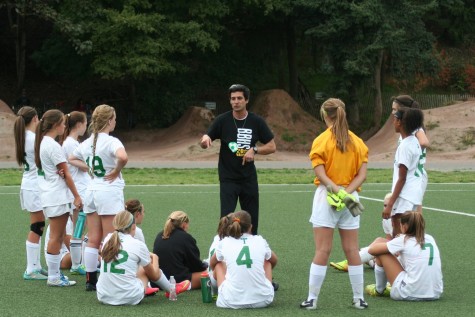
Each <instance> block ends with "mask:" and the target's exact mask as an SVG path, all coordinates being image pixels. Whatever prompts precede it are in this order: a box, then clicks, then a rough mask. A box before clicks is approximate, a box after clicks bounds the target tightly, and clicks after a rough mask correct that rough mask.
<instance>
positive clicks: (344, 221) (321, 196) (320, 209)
mask: <svg viewBox="0 0 475 317" xmlns="http://www.w3.org/2000/svg"><path fill="white" fill-rule="evenodd" d="M352 195H353V196H355V198H356V199H357V200H359V196H358V193H357V192H356V191H355V192H353V193H352ZM309 221H310V222H311V223H312V224H313V227H314V228H316V227H326V228H340V229H345V230H353V229H358V228H359V227H360V216H356V217H353V215H352V214H351V213H350V211H349V210H348V208H345V209H343V210H341V211H336V210H335V209H333V208H332V207H331V206H330V205H329V204H328V202H327V189H326V187H325V186H323V185H319V186H318V187H317V190H316V191H315V195H314V197H313V206H312V216H311V217H310V220H309Z"/></svg>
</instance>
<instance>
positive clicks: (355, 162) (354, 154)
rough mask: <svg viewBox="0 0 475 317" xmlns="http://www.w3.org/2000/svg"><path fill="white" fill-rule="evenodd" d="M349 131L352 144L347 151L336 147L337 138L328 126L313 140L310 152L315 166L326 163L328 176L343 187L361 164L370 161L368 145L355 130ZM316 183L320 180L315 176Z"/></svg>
mask: <svg viewBox="0 0 475 317" xmlns="http://www.w3.org/2000/svg"><path fill="white" fill-rule="evenodd" d="M348 132H349V136H350V139H351V141H352V144H350V145H348V146H347V150H346V152H341V151H340V150H339V149H338V148H337V147H336V139H335V137H334V136H333V133H332V131H331V128H328V129H327V130H325V131H324V132H323V133H321V134H320V135H319V136H317V137H316V138H315V140H313V144H312V149H311V150H310V154H309V157H310V160H311V161H312V167H313V168H315V167H316V166H318V165H324V166H325V173H326V174H327V176H328V177H330V178H331V180H332V181H333V182H334V183H335V184H337V185H340V186H343V187H346V186H348V185H349V184H350V182H351V181H352V180H353V178H355V176H356V174H357V173H358V171H359V169H360V168H361V165H362V164H363V163H367V162H368V147H367V146H366V144H364V142H363V140H361V139H360V138H359V137H357V136H356V135H355V134H354V133H353V132H351V131H348ZM314 183H315V185H317V186H318V185H319V184H320V180H319V179H318V178H317V177H315V180H314ZM360 190H361V188H358V191H360Z"/></svg>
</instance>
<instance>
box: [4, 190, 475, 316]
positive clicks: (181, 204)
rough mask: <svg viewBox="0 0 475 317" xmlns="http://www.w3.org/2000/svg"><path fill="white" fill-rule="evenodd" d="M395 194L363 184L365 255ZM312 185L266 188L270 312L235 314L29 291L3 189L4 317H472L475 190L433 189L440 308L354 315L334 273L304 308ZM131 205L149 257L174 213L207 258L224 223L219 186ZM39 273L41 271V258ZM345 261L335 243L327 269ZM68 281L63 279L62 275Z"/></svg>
mask: <svg viewBox="0 0 475 317" xmlns="http://www.w3.org/2000/svg"><path fill="white" fill-rule="evenodd" d="M390 188H391V184H364V186H363V191H362V192H361V193H360V196H361V201H362V202H363V204H364V205H365V207H366V210H365V212H364V214H363V216H362V218H361V229H360V246H366V245H367V244H368V243H370V242H371V241H372V240H373V239H374V238H375V237H377V236H382V235H383V232H382V229H381V211H382V198H383V197H384V195H385V194H386V193H387V192H388V191H389V190H390ZM314 190H315V187H314V186H313V185H260V193H261V196H260V205H261V212H260V224H259V233H260V234H261V235H262V236H264V237H265V238H266V239H267V241H268V242H269V244H270V246H271V248H272V250H274V251H275V252H276V254H277V256H278V258H279V262H278V264H277V266H276V268H275V270H274V278H275V280H276V281H277V282H278V283H279V284H280V289H279V291H277V292H276V295H275V300H274V303H273V304H272V305H271V306H270V307H269V308H266V309H259V310H252V311H249V310H245V311H232V310H224V309H219V308H217V307H216V306H215V305H214V304H204V303H202V302H201V292H200V291H191V292H187V293H184V294H180V295H179V296H178V301H177V302H170V301H168V300H167V299H166V298H165V297H164V294H163V292H159V293H158V294H157V295H156V296H154V297H150V298H146V299H144V300H143V302H142V303H141V304H140V305H138V306H136V307H109V306H105V305H102V304H100V303H99V302H98V301H97V299H96V296H95V293H89V292H85V290H84V283H85V278H84V277H73V276H70V279H75V280H77V281H78V285H76V286H74V287H70V288H65V289H60V288H51V287H47V286H46V282H42V281H23V279H22V274H23V271H24V270H25V265H26V264H25V262H26V259H25V238H26V233H27V230H28V221H29V220H28V216H27V214H26V212H23V211H21V210H20V204H19V197H18V193H19V186H6V187H0V197H1V198H2V207H1V210H2V221H1V223H0V228H1V231H0V232H1V237H2V238H1V242H2V243H1V244H0V248H1V249H0V250H1V258H2V265H1V276H2V292H1V296H0V303H1V305H0V316H59V315H61V316H63V315H64V316H88V315H91V316H119V315H120V316H124V315H129V314H130V315H133V316H205V315H207V316H241V315H242V316H244V315H246V316H274V317H280V316H295V315H302V316H303V315H319V316H343V315H349V314H357V315H361V316H363V315H364V316H390V315H396V316H400V315H411V316H412V315H417V316H446V315H448V314H450V315H453V316H471V315H473V294H474V292H473V285H474V282H475V270H474V266H473V263H474V260H475V255H474V247H473V242H474V238H473V237H474V235H473V232H472V231H471V230H473V228H475V208H474V207H473V203H471V202H473V196H472V194H473V193H474V192H475V184H473V183H469V184H429V186H428V189H427V191H426V195H425V198H424V207H425V209H424V216H425V218H426V225H427V228H426V229H427V230H426V231H427V232H428V233H430V234H431V235H433V236H434V238H435V239H436V241H437V243H438V245H439V248H440V252H441V257H442V267H443V274H444V294H443V297H442V298H441V299H440V300H439V301H434V302H416V303H409V302H395V301H392V300H390V299H388V298H372V297H369V296H366V301H367V302H368V304H369V309H367V310H364V311H358V310H355V309H354V308H352V307H351V300H352V292H351V287H350V284H349V279H348V276H347V273H341V272H338V271H335V270H333V269H332V268H329V269H328V271H327V276H326V280H325V282H324V284H323V288H322V291H321V294H320V298H319V301H318V310H317V311H316V312H312V311H303V310H301V309H300V308H299V307H298V306H299V303H300V302H301V301H302V300H304V299H306V296H307V291H308V272H309V267H310V263H311V260H312V258H313V255H314V244H313V236H312V228H311V224H310V223H309V222H308V219H309V217H310V210H311V204H312V199H313V193H314ZM125 197H126V199H128V198H138V199H140V200H141V201H142V202H143V203H144V205H145V210H146V212H145V219H144V223H143V224H142V229H143V232H144V235H145V238H146V241H147V245H148V247H149V249H152V246H153V241H154V239H155V235H156V234H157V232H159V231H160V230H161V229H162V227H163V224H164V222H165V219H166V217H167V216H168V215H169V213H170V212H171V211H174V210H184V211H186V212H187V213H188V215H189V216H190V219H191V220H190V231H189V232H190V233H191V234H192V235H193V236H194V237H195V238H196V240H197V242H198V246H199V247H200V250H201V254H202V257H203V258H204V257H206V253H207V251H208V248H209V244H210V243H211V241H212V238H213V236H214V235H215V231H216V227H217V222H218V219H219V187H218V186H217V185H159V186H155V185H149V186H136V185H127V186H126V189H125ZM42 259H43V265H44V257H43V256H42ZM342 259H343V252H342V249H341V246H340V240H339V236H338V234H337V233H335V239H334V245H333V251H332V254H331V256H330V260H331V261H340V260H342ZM65 273H66V275H68V273H67V272H65ZM372 283H374V274H373V271H372V270H371V269H369V268H368V267H365V285H366V284H372Z"/></svg>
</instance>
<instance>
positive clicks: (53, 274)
mask: <svg viewBox="0 0 475 317" xmlns="http://www.w3.org/2000/svg"><path fill="white" fill-rule="evenodd" d="M45 258H46V264H47V265H48V280H50V281H54V280H56V279H58V278H59V276H60V272H59V268H60V266H61V254H49V253H46V256H45Z"/></svg>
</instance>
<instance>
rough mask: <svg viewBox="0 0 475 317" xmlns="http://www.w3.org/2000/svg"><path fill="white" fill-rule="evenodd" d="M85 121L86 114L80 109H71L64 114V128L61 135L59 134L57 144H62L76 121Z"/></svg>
mask: <svg viewBox="0 0 475 317" xmlns="http://www.w3.org/2000/svg"><path fill="white" fill-rule="evenodd" d="M86 121H87V117H86V114H85V113H84V112H81V111H72V112H70V113H68V114H65V115H64V125H65V126H66V128H65V129H64V133H63V135H60V136H59V144H61V145H62V144H63V142H64V140H66V138H67V137H68V136H69V134H70V133H71V130H72V129H74V127H75V126H76V125H77V124H78V123H85V122H86Z"/></svg>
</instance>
